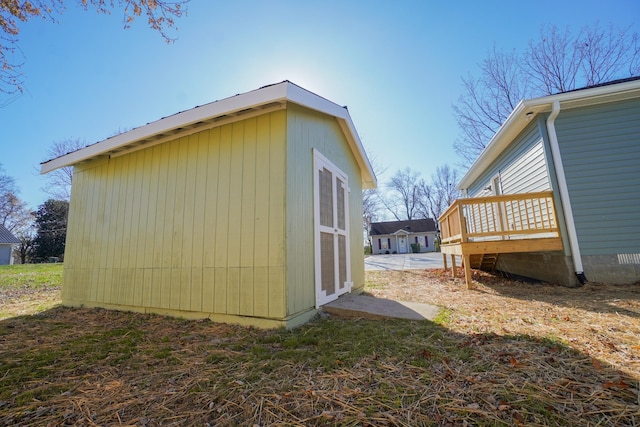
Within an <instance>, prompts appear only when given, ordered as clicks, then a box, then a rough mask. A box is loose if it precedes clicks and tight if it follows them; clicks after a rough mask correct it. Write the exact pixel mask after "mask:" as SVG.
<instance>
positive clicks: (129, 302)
mask: <svg viewBox="0 0 640 427" xmlns="http://www.w3.org/2000/svg"><path fill="white" fill-rule="evenodd" d="M65 166H73V167H74V175H73V186H72V193H71V204H70V208H69V223H68V231H67V243H66V252H65V260H64V274H63V288H62V300H63V304H64V305H67V306H81V305H82V306H86V307H104V308H112V309H118V310H130V311H139V312H145V313H160V314H167V315H172V316H180V317H185V318H210V319H212V320H214V321H221V322H230V323H240V324H245V325H253V326H259V327H276V326H286V327H293V326H296V325H299V324H301V323H304V322H306V321H307V320H309V319H310V318H311V317H312V316H313V315H314V314H315V313H316V310H317V309H318V308H319V307H320V306H322V305H324V304H326V303H327V302H330V301H332V300H334V299H336V298H337V297H338V296H340V295H341V294H343V293H346V292H357V291H359V290H361V289H362V287H363V286H364V259H363V244H362V190H363V189H364V188H373V187H375V185H376V178H375V175H374V173H373V171H372V169H371V165H370V163H369V161H368V159H367V156H366V153H365V152H364V149H363V147H362V143H361V141H360V139H359V137H358V134H357V132H356V129H355V127H354V125H353V122H352V120H351V117H350V115H349V112H348V111H347V109H346V108H345V107H341V106H339V105H337V104H335V103H333V102H331V101H328V100H327V99H325V98H322V97H320V96H318V95H316V94H314V93H312V92H309V91H307V90H305V89H303V88H301V87H299V86H297V85H295V84H293V83H291V82H288V81H284V82H282V83H278V84H274V85H270V86H265V87H262V88H260V89H257V90H255V91H252V92H247V93H244V94H240V95H236V96H233V97H230V98H226V99H223V100H220V101H216V102H213V103H210V104H206V105H204V106H200V107H196V108H193V109H191V110H187V111H183V112H180V113H177V114H174V115H172V116H169V117H165V118H163V119H160V120H158V121H155V122H152V123H149V124H147V125H145V126H141V127H139V128H135V129H133V130H131V131H129V132H125V133H122V134H120V135H117V136H114V137H112V138H108V139H106V140H103V141H100V142H97V143H95V144H93V145H90V146H88V147H85V148H83V149H80V150H78V151H75V152H72V153H69V154H66V155H64V156H61V157H58V158H55V159H52V160H49V161H47V162H45V163H43V164H42V166H41V173H47V172H49V171H52V170H54V169H57V168H60V167H65Z"/></svg>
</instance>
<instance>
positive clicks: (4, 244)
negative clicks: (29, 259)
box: [0, 225, 20, 265]
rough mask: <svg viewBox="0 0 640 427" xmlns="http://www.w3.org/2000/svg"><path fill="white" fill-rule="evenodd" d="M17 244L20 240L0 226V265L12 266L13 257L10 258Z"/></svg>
mask: <svg viewBox="0 0 640 427" xmlns="http://www.w3.org/2000/svg"><path fill="white" fill-rule="evenodd" d="M19 243H20V240H19V239H18V238H17V237H16V236H14V235H13V234H11V232H10V231H9V230H7V229H6V228H5V227H4V226H3V225H0V265H11V264H13V257H12V256H11V255H12V253H13V247H14V245H17V244H19Z"/></svg>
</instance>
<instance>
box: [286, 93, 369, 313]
mask: <svg viewBox="0 0 640 427" xmlns="http://www.w3.org/2000/svg"><path fill="white" fill-rule="evenodd" d="M287 121H288V134H287V139H288V144H287V187H286V188H287V197H286V200H287V209H286V212H287V256H288V262H287V282H288V283H289V298H288V300H287V302H288V312H289V314H293V313H296V312H299V311H302V310H306V309H309V308H311V307H313V306H314V305H315V276H314V269H315V267H314V260H315V259H314V244H313V242H314V218H313V215H314V211H313V178H314V176H313V149H314V148H315V149H317V150H319V151H320V153H322V155H324V156H325V157H326V158H327V159H329V160H330V161H331V162H333V163H334V164H335V165H336V166H337V167H338V168H340V169H341V170H342V171H343V172H344V173H346V174H347V176H348V178H349V188H350V194H349V226H350V240H351V248H350V256H351V279H352V281H353V284H354V288H361V287H363V286H364V248H363V245H362V183H361V173H360V168H359V166H358V164H357V162H356V160H355V158H354V157H353V154H352V153H351V152H350V151H349V148H348V143H347V141H346V139H345V136H344V134H343V132H342V130H341V129H340V125H339V124H338V122H337V121H336V120H335V119H334V118H333V117H329V116H326V115H324V114H320V113H317V112H315V111H312V110H308V109H306V108H303V107H300V106H296V105H291V104H290V105H289V107H288V108H287Z"/></svg>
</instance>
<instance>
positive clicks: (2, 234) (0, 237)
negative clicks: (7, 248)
mask: <svg viewBox="0 0 640 427" xmlns="http://www.w3.org/2000/svg"><path fill="white" fill-rule="evenodd" d="M6 243H11V244H14V243H20V240H19V239H18V238H17V237H16V236H14V235H13V234H11V232H10V231H9V230H7V229H6V228H5V227H4V225H1V224H0V244H6Z"/></svg>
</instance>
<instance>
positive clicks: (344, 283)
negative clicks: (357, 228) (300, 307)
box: [313, 149, 353, 308]
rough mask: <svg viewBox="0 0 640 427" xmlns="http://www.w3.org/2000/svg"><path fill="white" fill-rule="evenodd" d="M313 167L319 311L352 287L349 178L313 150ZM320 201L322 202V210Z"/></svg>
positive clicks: (317, 302)
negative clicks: (322, 306)
mask: <svg viewBox="0 0 640 427" xmlns="http://www.w3.org/2000/svg"><path fill="white" fill-rule="evenodd" d="M313 165H314V167H313V176H314V178H313V193H314V194H313V196H314V197H313V199H314V229H315V230H314V240H315V288H316V308H319V307H320V306H321V305H324V304H327V303H329V302H331V301H333V300H335V299H337V298H338V297H339V296H340V295H342V294H345V293H347V292H350V291H351V287H352V285H353V282H352V281H351V254H350V251H351V249H350V248H351V244H350V238H349V228H350V227H349V178H348V176H347V174H345V173H344V172H342V171H341V170H340V169H339V168H338V167H337V166H336V165H334V164H333V163H332V162H331V161H329V160H328V159H327V158H326V157H324V156H323V155H322V154H321V153H320V152H318V151H317V150H316V149H314V150H313ZM325 173H326V175H323V174H325ZM323 177H324V179H325V180H324V185H323V182H321V181H323ZM327 178H328V179H327ZM328 191H330V194H328V193H327V192H328ZM321 201H324V202H325V204H323V205H322V206H321ZM323 273H324V274H323Z"/></svg>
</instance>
